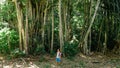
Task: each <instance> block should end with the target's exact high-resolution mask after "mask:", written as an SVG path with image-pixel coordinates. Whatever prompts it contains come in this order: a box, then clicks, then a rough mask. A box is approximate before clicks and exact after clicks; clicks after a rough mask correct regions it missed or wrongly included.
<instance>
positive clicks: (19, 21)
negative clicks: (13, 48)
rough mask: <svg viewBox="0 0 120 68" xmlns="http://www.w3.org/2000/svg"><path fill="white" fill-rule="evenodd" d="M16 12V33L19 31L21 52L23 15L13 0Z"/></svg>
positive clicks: (21, 48) (15, 0)
mask: <svg viewBox="0 0 120 68" xmlns="http://www.w3.org/2000/svg"><path fill="white" fill-rule="evenodd" d="M14 2H15V6H16V11H17V19H18V31H19V48H20V50H23V40H22V29H23V28H22V22H23V13H22V9H21V7H20V5H19V4H18V2H17V0H14Z"/></svg>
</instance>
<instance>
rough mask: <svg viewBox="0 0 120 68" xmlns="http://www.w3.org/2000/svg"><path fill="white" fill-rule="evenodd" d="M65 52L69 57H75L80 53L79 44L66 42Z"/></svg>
mask: <svg viewBox="0 0 120 68" xmlns="http://www.w3.org/2000/svg"><path fill="white" fill-rule="evenodd" d="M63 52H64V54H65V55H66V56H67V57H73V56H75V55H76V54H77V53H78V52H79V51H78V43H77V42H73V43H70V42H66V43H65V45H64V46H63Z"/></svg>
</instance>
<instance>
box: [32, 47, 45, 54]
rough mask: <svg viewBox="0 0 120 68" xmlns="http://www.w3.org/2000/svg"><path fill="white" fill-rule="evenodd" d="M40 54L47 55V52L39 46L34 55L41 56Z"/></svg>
mask: <svg viewBox="0 0 120 68" xmlns="http://www.w3.org/2000/svg"><path fill="white" fill-rule="evenodd" d="M40 54H45V50H44V47H43V46H42V45H40V46H37V48H36V49H35V51H34V55H40Z"/></svg>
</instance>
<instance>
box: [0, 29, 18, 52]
mask: <svg viewBox="0 0 120 68" xmlns="http://www.w3.org/2000/svg"><path fill="white" fill-rule="evenodd" d="M18 39H19V37H18V34H17V32H16V31H15V30H10V29H9V28H7V27H4V28H2V29H0V53H2V54H10V51H11V50H14V49H16V47H18V45H16V44H18V42H19V41H18Z"/></svg>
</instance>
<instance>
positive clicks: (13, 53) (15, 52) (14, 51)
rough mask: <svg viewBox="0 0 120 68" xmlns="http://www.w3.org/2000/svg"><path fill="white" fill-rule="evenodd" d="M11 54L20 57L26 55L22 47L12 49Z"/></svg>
mask: <svg viewBox="0 0 120 68" xmlns="http://www.w3.org/2000/svg"><path fill="white" fill-rule="evenodd" d="M10 56H11V57H12V58H13V57H14V58H18V57H23V56H25V52H24V51H20V49H18V48H17V49H15V50H13V51H11V54H10Z"/></svg>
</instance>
